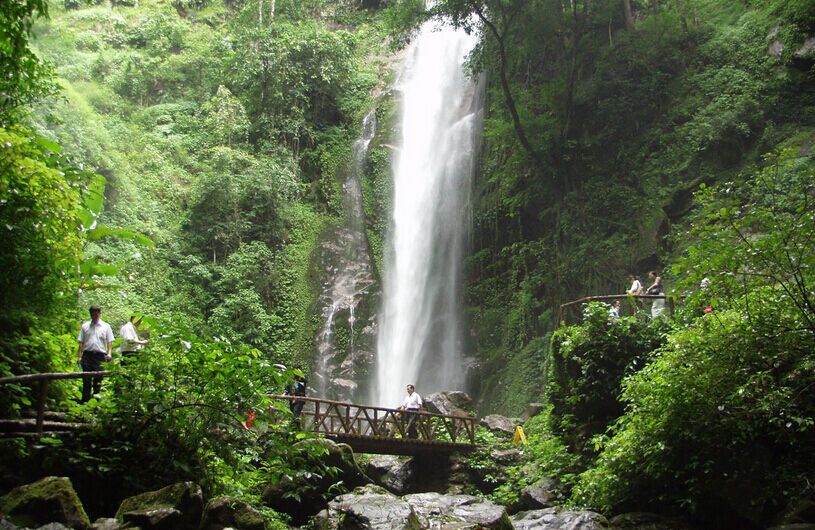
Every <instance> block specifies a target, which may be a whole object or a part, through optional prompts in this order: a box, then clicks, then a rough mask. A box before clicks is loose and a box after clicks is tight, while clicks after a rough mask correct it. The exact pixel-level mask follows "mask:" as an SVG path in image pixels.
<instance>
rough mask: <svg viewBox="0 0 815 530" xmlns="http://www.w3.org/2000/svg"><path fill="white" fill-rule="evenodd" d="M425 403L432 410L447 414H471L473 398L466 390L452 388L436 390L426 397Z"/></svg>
mask: <svg viewBox="0 0 815 530" xmlns="http://www.w3.org/2000/svg"><path fill="white" fill-rule="evenodd" d="M424 405H425V407H426V408H427V410H429V411H430V412H435V413H436V414H444V415H446V416H470V412H471V411H472V407H473V399H472V398H471V397H470V396H469V394H467V393H466V392H460V391H458V390H452V391H448V392H436V393H434V394H430V395H428V396H425V397H424Z"/></svg>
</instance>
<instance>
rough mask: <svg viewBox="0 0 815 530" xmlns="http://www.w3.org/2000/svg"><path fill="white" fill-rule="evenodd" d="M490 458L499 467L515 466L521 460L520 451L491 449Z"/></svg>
mask: <svg viewBox="0 0 815 530" xmlns="http://www.w3.org/2000/svg"><path fill="white" fill-rule="evenodd" d="M490 456H491V457H492V458H493V460H495V461H496V462H498V463H499V464H501V465H504V466H508V465H511V464H517V463H518V462H520V460H521V451H519V450H518V449H493V450H492V451H490Z"/></svg>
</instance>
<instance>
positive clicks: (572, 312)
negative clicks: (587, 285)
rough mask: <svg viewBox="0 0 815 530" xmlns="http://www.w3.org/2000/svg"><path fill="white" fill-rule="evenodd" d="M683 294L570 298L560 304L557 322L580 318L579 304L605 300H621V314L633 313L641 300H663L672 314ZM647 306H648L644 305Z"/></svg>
mask: <svg viewBox="0 0 815 530" xmlns="http://www.w3.org/2000/svg"><path fill="white" fill-rule="evenodd" d="M684 298H685V297H684V296H673V295H666V294H605V295H596V296H586V297H584V298H580V299H578V300H572V301H571V302H567V303H565V304H561V305H560V308H559V310H558V324H561V325H562V324H569V323H571V322H577V321H579V320H580V306H581V305H582V304H587V303H589V302H605V303H607V304H610V303H612V302H614V301H615V300H620V301H621V304H620V305H621V308H620V309H621V311H620V314H621V315H622V316H625V315H633V314H635V313H636V312H637V311H639V310H640V309H641V307H640V306H641V305H644V304H642V303H641V302H643V301H644V302H648V301H653V300H665V306H666V307H667V308H668V311H669V312H670V314H673V311H674V306H675V304H676V302H677V301H681V300H682V299H684ZM646 307H648V306H646Z"/></svg>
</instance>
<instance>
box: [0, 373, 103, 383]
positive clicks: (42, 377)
mask: <svg viewBox="0 0 815 530" xmlns="http://www.w3.org/2000/svg"><path fill="white" fill-rule="evenodd" d="M112 374H113V372H109V371H108V372H50V373H42V374H25V375H12V376H9V377H0V385H8V384H11V383H29V382H32V381H55V380H57V379H87V378H89V377H106V376H109V375H112Z"/></svg>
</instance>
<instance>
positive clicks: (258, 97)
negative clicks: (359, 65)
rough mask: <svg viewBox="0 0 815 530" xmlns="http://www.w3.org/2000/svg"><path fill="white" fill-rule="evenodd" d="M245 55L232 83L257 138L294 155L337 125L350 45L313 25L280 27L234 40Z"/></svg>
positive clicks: (237, 61) (344, 35)
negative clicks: (285, 147) (286, 148)
mask: <svg viewBox="0 0 815 530" xmlns="http://www.w3.org/2000/svg"><path fill="white" fill-rule="evenodd" d="M235 44H236V47H238V48H239V49H242V50H245V53H242V54H240V55H238V56H236V57H235V58H234V60H233V62H232V64H231V65H230V78H231V79H232V80H233V81H232V82H233V83H234V85H235V86H236V87H237V88H238V89H239V90H240V91H241V92H242V93H244V94H245V95H246V100H247V102H248V104H247V109H248V112H249V115H250V116H251V117H252V121H253V124H254V130H253V134H254V136H256V137H261V138H269V139H272V138H274V139H278V138H280V139H282V140H283V141H285V142H286V143H287V144H288V145H289V146H290V147H292V148H293V149H294V150H295V151H297V150H299V149H300V148H301V146H303V147H306V146H307V147H311V146H313V145H314V143H315V140H316V133H317V131H318V130H320V129H322V128H323V127H325V126H328V125H333V124H337V123H340V122H341V121H342V119H343V116H342V115H341V113H340V109H339V107H338V98H339V96H340V94H341V93H342V92H343V91H344V90H346V89H347V87H348V83H349V81H350V79H351V78H350V75H349V74H350V72H349V69H348V65H349V63H351V62H352V57H353V46H354V39H353V37H352V35H351V34H350V33H348V32H346V31H329V30H328V29H327V28H326V27H325V26H323V25H322V24H319V23H315V22H305V21H304V22H299V23H297V24H289V23H284V22H281V23H278V24H275V25H274V26H271V27H270V28H268V29H267V28H260V29H249V30H245V31H244V32H242V33H240V34H239V35H238V36H237V41H236V43H235Z"/></svg>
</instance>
